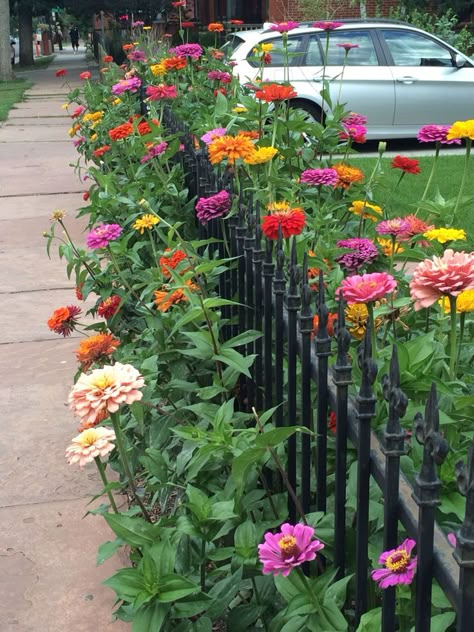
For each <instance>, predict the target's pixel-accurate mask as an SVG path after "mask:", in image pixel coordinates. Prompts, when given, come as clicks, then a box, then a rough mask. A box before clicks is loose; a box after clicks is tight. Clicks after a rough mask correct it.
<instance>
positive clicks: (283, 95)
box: [255, 83, 297, 103]
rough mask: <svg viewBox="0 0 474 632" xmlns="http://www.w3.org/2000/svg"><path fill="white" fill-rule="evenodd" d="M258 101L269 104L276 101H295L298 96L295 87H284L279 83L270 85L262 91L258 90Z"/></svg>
mask: <svg viewBox="0 0 474 632" xmlns="http://www.w3.org/2000/svg"><path fill="white" fill-rule="evenodd" d="M255 96H256V97H257V99H262V101H266V102H267V103H273V102H274V101H285V100H286V99H293V98H294V97H296V96H297V93H296V92H295V90H294V89H293V86H284V85H281V84H279V83H269V84H267V85H265V86H263V88H262V90H258V91H257V92H256V93H255Z"/></svg>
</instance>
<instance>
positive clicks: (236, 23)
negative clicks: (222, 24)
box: [229, 20, 244, 26]
mask: <svg viewBox="0 0 474 632" xmlns="http://www.w3.org/2000/svg"><path fill="white" fill-rule="evenodd" d="M229 22H230V23H231V24H235V25H236V26H240V25H241V24H243V23H244V21H243V20H229Z"/></svg>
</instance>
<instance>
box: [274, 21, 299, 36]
mask: <svg viewBox="0 0 474 632" xmlns="http://www.w3.org/2000/svg"><path fill="white" fill-rule="evenodd" d="M298 26H299V23H298V22H292V21H291V20H288V22H277V23H276V24H272V25H271V26H270V31H278V33H288V31H292V30H293V29H297V28H298Z"/></svg>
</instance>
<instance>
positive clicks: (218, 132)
mask: <svg viewBox="0 0 474 632" xmlns="http://www.w3.org/2000/svg"><path fill="white" fill-rule="evenodd" d="M226 134H227V130H226V128H225V127H215V128H214V129H211V130H209V131H208V132H206V133H205V134H203V136H201V140H202V142H203V143H206V145H210V144H211V143H212V142H213V141H214V140H216V138H219V137H220V136H225V135H226Z"/></svg>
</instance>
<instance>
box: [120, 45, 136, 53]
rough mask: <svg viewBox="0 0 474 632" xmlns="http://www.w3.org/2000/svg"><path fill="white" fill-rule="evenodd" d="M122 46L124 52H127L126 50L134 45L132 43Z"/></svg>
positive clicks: (131, 48)
mask: <svg viewBox="0 0 474 632" xmlns="http://www.w3.org/2000/svg"><path fill="white" fill-rule="evenodd" d="M122 48H123V50H124V51H125V52H127V51H128V50H133V49H134V48H135V46H134V45H133V44H124V45H123V46H122Z"/></svg>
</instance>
